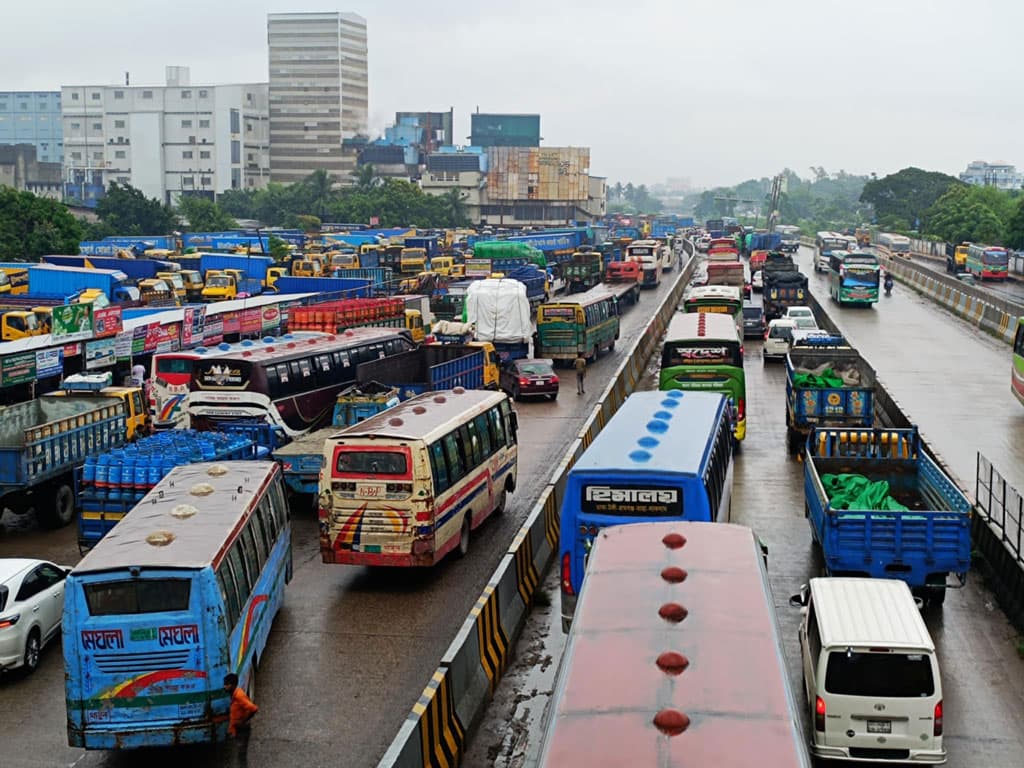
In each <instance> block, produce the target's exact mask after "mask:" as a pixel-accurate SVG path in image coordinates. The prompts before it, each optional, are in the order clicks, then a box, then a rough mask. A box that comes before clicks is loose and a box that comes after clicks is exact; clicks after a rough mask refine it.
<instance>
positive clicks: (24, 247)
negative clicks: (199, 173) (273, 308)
mask: <svg viewBox="0 0 1024 768" xmlns="http://www.w3.org/2000/svg"><path fill="white" fill-rule="evenodd" d="M95 213H96V216H97V218H98V221H96V222H94V223H84V222H82V221H79V220H78V219H76V218H75V217H74V216H72V215H71V213H70V212H69V211H68V208H67V206H66V205H64V204H63V203H61V202H58V201H55V200H50V199H47V198H42V197H36V196H35V195H33V194H32V193H31V192H18V191H16V190H14V189H11V188H9V187H0V259H2V260H6V261H11V260H16V261H38V260H39V257H40V256H42V255H45V254H75V253H78V243H79V242H80V241H82V240H102V239H103V238H104V237H108V236H112V235H126V236H133V235H139V236H142V235H169V234H171V233H173V232H175V231H193V232H222V231H226V230H231V229H236V228H238V222H237V220H236V219H255V220H257V221H259V222H261V223H262V224H264V225H266V226H281V227H298V228H302V229H305V230H307V231H315V230H316V229H317V228H319V226H320V224H321V223H322V222H324V221H333V222H359V223H369V222H370V219H371V218H372V217H377V219H378V222H379V225H380V226H382V227H393V226H416V227H430V228H435V227H461V226H465V225H466V224H467V223H468V220H467V218H466V207H465V202H464V200H463V197H462V195H461V193H460V192H459V191H458V190H454V189H453V190H451V191H450V192H448V193H447V194H445V195H441V196H435V195H428V194H426V193H425V192H423V190H422V189H420V188H419V187H418V186H417V185H415V184H412V183H410V182H407V181H402V180H399V179H382V178H379V177H378V176H377V175H376V173H375V172H374V169H373V166H369V165H367V166H363V167H362V168H360V169H359V174H358V176H357V178H356V183H355V185H354V186H352V187H349V188H345V189H339V188H338V187H337V184H336V182H335V180H334V179H333V178H332V177H331V176H330V175H328V174H327V173H326V172H325V171H315V172H314V173H312V174H310V175H309V176H308V177H306V178H305V179H304V180H303V181H301V182H298V183H296V184H291V185H284V184H277V183H273V182H271V183H270V184H269V185H268V186H267V188H266V189H260V190H229V191H226V192H223V193H221V194H220V195H219V196H218V199H217V200H216V201H214V200H210V199H208V198H204V197H182V198H181V199H180V200H179V201H178V203H177V205H176V206H175V207H173V208H172V207H171V206H169V205H166V204H165V203H162V202H160V201H159V200H157V199H155V198H148V197H146V196H145V194H143V193H142V192H141V191H140V190H138V189H135V188H134V187H132V186H130V185H127V184H117V183H112V184H111V185H110V186H109V188H108V189H107V190H106V194H105V195H104V196H103V197H102V198H101V199H100V200H99V202H98V203H97V205H96V210H95Z"/></svg>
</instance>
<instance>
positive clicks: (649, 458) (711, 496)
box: [558, 389, 733, 631]
mask: <svg viewBox="0 0 1024 768" xmlns="http://www.w3.org/2000/svg"><path fill="white" fill-rule="evenodd" d="M732 454H733V440H732V422H731V420H730V405H729V399H728V397H727V396H726V395H723V394H721V393H717V392H693V391H683V390H678V389H674V390H671V391H668V392H636V393H634V394H632V395H630V396H629V397H628V398H626V402H624V403H623V404H622V407H620V408H619V410H618V411H616V412H615V415H614V416H612V418H611V421H609V422H608V424H607V425H605V427H604V429H602V430H601V432H600V433H598V435H597V437H596V438H594V442H593V443H591V445H590V447H589V448H587V450H586V451H584V453H583V455H582V456H580V458H579V459H578V460H577V462H576V463H575V464H574V465H573V467H572V469H571V470H570V471H569V477H568V479H567V481H566V486H565V495H564V497H563V499H562V511H561V537H560V543H559V553H558V555H559V563H560V567H561V585H562V628H563V629H564V630H566V631H568V627H569V624H570V622H571V620H572V615H573V612H574V611H575V608H576V597H577V595H578V594H579V591H580V587H581V585H582V584H583V574H584V571H585V569H586V564H587V557H588V555H589V554H590V548H591V546H592V545H593V541H594V537H595V536H596V535H597V533H598V532H599V531H600V530H601V529H602V528H605V527H607V526H611V525H622V524H625V523H641V522H665V521H668V520H690V521H694V522H729V516H730V506H731V504H730V502H731V500H732V476H733V466H732Z"/></svg>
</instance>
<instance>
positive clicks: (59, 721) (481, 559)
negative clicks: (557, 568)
mask: <svg viewBox="0 0 1024 768" xmlns="http://www.w3.org/2000/svg"><path fill="white" fill-rule="evenodd" d="M677 274H678V272H674V273H671V274H670V275H669V276H667V278H666V280H664V281H663V282H662V284H661V286H660V288H658V289H657V291H656V292H651V291H645V292H644V293H642V294H641V301H640V303H639V304H638V305H637V306H635V307H632V308H630V309H629V310H627V312H626V314H625V315H624V317H623V323H622V336H621V338H620V341H619V343H618V344H617V345H616V349H615V351H614V352H613V353H611V354H608V355H606V356H604V357H602V358H601V359H600V360H599V361H598V362H597V363H596V364H594V365H592V366H591V368H590V369H589V372H588V380H587V394H586V395H585V396H582V397H580V396H578V395H577V394H576V392H575V382H574V381H573V379H572V372H571V371H569V370H566V371H565V375H563V377H562V385H563V386H562V391H561V394H560V396H559V398H558V400H557V401H556V402H553V403H552V402H548V401H544V402H536V403H532V402H531V403H520V404H518V405H517V406H516V410H517V411H518V413H519V415H520V424H521V429H520V433H519V437H520V443H519V451H520V453H519V488H518V489H517V491H516V493H515V494H514V495H513V496H512V497H511V499H510V506H509V510H508V512H507V513H506V514H505V515H503V516H501V517H496V518H492V519H491V520H490V521H489V522H487V523H486V524H485V525H484V526H483V527H482V528H481V529H480V531H479V532H477V533H475V534H474V537H473V539H472V541H471V544H470V553H469V555H468V556H467V557H466V558H465V559H463V560H450V561H448V562H445V563H443V564H442V565H440V566H439V567H437V568H435V569H433V570H431V571H427V572H424V571H419V570H417V571H404V570H403V571H380V570H373V571H371V570H370V569H368V568H361V567H348V566H329V565H324V564H323V563H321V562H320V554H319V548H318V546H319V545H318V538H317V522H316V517H315V513H314V512H313V510H312V508H306V509H298V508H293V509H292V515H293V517H292V529H293V535H294V541H295V549H294V557H295V577H294V580H293V581H292V583H291V584H290V585H289V587H288V590H287V592H286V598H285V604H284V607H283V609H282V610H281V612H280V614H279V615H278V617H277V619H276V621H275V624H274V628H273V630H272V632H271V636H270V641H269V644H268V647H267V651H266V653H265V655H264V658H263V661H262V665H261V669H260V674H259V680H258V685H259V689H258V691H257V692H256V703H257V704H258V705H259V706H260V708H261V710H260V714H259V717H258V720H257V721H256V725H255V728H254V733H253V737H252V741H251V744H250V749H249V757H250V762H249V764H250V765H257V766H283V765H295V766H321V765H330V766H332V768H350V767H351V768H363V767H364V766H373V765H376V763H377V761H378V760H379V759H380V757H381V756H382V755H383V753H384V751H385V750H386V748H387V746H388V744H389V743H390V742H391V740H392V738H393V737H394V735H395V733H396V732H397V731H398V729H399V727H400V726H401V724H402V722H403V720H404V719H405V717H406V715H407V714H408V713H409V711H410V709H411V708H412V704H413V702H414V701H415V700H416V699H417V697H418V696H419V695H420V693H421V691H422V690H423V687H424V686H425V685H426V683H427V682H428V680H429V678H430V675H431V674H432V673H433V671H434V669H435V668H436V666H437V663H438V661H439V660H440V658H441V655H442V654H443V653H444V651H445V649H446V648H447V647H448V645H449V644H450V643H451V641H452V639H453V638H454V636H455V633H456V632H457V630H458V628H459V627H460V626H461V624H462V622H463V620H464V619H465V617H466V614H467V613H468V612H469V609H470V608H471V606H472V605H473V603H474V602H475V601H476V599H477V597H478V596H479V593H480V590H481V588H482V587H483V585H484V584H485V583H486V581H487V579H488V578H489V577H490V575H491V573H492V572H493V570H494V568H495V566H496V565H497V563H498V561H499V560H500V558H501V555H502V554H503V553H504V552H505V551H506V550H507V548H508V545H509V543H510V542H511V540H512V537H513V536H514V534H515V532H516V530H517V529H518V527H519V525H520V524H521V523H522V521H523V520H524V519H525V518H526V516H527V514H528V513H529V511H530V509H531V507H532V505H533V503H534V501H535V500H536V497H537V496H538V495H539V493H540V490H541V488H542V486H543V485H544V484H545V483H546V482H547V481H548V479H549V478H550V474H551V470H552V467H553V466H554V465H555V464H556V463H557V462H558V461H559V460H560V458H561V456H562V454H563V453H564V451H565V449H566V447H567V445H568V444H569V442H570V439H571V436H573V435H575V434H576V433H577V432H578V430H579V428H580V427H581V426H582V424H583V421H584V420H585V418H586V416H587V414H588V413H589V412H590V410H591V409H592V407H593V405H594V404H595V403H596V401H597V397H598V395H599V394H600V392H601V391H602V389H603V388H604V386H605V385H606V384H607V382H608V380H609V378H610V377H611V375H612V373H613V372H614V371H615V369H616V367H617V366H618V364H619V363H620V362H621V360H622V359H623V358H624V356H625V355H626V352H627V350H628V349H629V347H630V345H631V343H632V341H633V340H634V339H635V338H636V337H637V335H638V333H639V332H640V330H641V329H642V328H644V327H645V326H646V324H647V322H648V320H649V319H650V317H651V315H652V314H653V312H654V309H655V306H656V303H657V302H658V301H660V299H661V298H662V297H663V296H664V295H665V294H667V292H668V291H669V288H670V284H671V282H672V281H673V280H674V279H675V276H676V275H677ZM4 522H5V523H12V520H11V519H10V518H6V519H4ZM75 541H76V536H75V531H74V530H73V528H65V529H63V530H60V531H56V532H47V531H40V530H37V529H35V528H34V526H31V525H29V526H26V527H18V526H10V527H8V528H6V529H5V530H4V531H3V533H2V534H0V557H12V556H25V557H40V558H46V559H51V560H54V561H56V562H58V563H62V564H68V565H74V564H75V563H76V562H77V561H78V560H79V555H78V549H77V545H76V543H75ZM63 678H64V675H63V661H62V656H61V649H60V645H59V643H52V644H51V645H50V646H48V647H47V648H46V650H45V652H44V654H43V658H42V661H41V664H40V668H39V670H38V671H37V672H36V673H35V674H34V675H32V676H31V677H27V678H24V677H21V676H18V675H6V676H3V677H0V712H3V713H4V718H3V719H4V732H5V735H4V740H3V744H4V754H3V758H2V765H3V766H4V768H30V767H31V768H35V767H36V766H45V767H46V768H53V766H61V765H76V766H80V767H81V768H85V767H86V766H136V765H139V760H140V759H141V758H140V757H139V755H138V754H133V753H126V754H123V755H118V754H116V753H98V752H89V753H84V752H83V751H82V750H77V749H71V748H69V747H67V746H66V734H65V720H64V688H63ZM144 759H145V760H146V762H147V763H148V765H149V768H158V766H163V765H167V766H172V765H173V766H179V765H182V764H188V765H190V766H191V768H202V767H204V766H211V767H212V766H218V768H219V767H220V766H225V765H230V762H229V757H228V754H227V750H218V749H216V748H205V747H204V748H188V749H176V750H154V751H152V752H151V753H147V754H146V756H145V758H144Z"/></svg>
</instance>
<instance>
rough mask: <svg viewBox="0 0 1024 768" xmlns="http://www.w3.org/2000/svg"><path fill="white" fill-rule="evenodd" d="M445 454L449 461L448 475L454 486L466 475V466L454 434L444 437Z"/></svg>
mask: <svg viewBox="0 0 1024 768" xmlns="http://www.w3.org/2000/svg"><path fill="white" fill-rule="evenodd" d="M444 453H445V457H446V458H447V459H448V473H449V475H450V476H451V482H452V484H453V485H454V484H455V483H457V482H459V480H461V479H462V478H463V477H465V475H466V465H465V464H464V463H463V461H462V453H461V451H460V450H459V444H458V442H456V440H455V433H454V432H452V433H450V434H447V435H445V436H444Z"/></svg>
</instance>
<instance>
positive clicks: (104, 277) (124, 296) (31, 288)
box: [28, 264, 139, 304]
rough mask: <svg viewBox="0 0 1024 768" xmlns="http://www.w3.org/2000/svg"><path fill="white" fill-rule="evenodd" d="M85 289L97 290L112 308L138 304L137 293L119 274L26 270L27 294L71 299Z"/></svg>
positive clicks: (51, 267) (75, 269) (48, 266)
mask: <svg viewBox="0 0 1024 768" xmlns="http://www.w3.org/2000/svg"><path fill="white" fill-rule="evenodd" d="M88 288H98V289H100V290H102V291H103V293H104V294H106V297H107V298H108V299H110V301H111V303H114V304H135V303H138V298H139V297H138V291H137V290H136V289H135V288H133V287H131V286H129V285H128V275H126V274H125V273H124V272H122V271H121V270H114V269H88V268H86V267H61V266H57V265H56V264H33V265H31V266H30V267H29V268H28V292H29V293H31V294H53V295H59V296H72V295H74V294H77V293H81V292H82V291H84V290H86V289H88Z"/></svg>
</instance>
